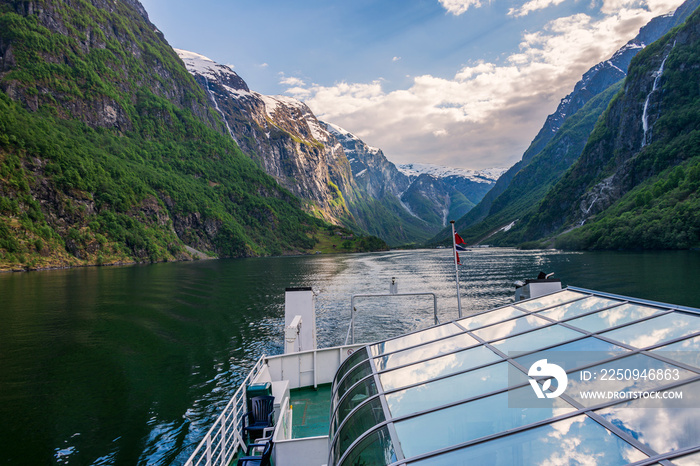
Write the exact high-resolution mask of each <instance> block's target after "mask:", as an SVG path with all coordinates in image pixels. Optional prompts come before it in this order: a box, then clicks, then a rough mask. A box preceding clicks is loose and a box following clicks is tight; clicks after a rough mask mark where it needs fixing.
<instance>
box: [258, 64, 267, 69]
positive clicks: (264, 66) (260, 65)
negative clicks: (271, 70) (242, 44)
mask: <svg viewBox="0 0 700 466" xmlns="http://www.w3.org/2000/svg"><path fill="white" fill-rule="evenodd" d="M258 66H259V67H260V68H267V67H268V66H270V65H268V64H267V63H260V64H259V65H258Z"/></svg>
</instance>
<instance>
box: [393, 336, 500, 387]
mask: <svg viewBox="0 0 700 466" xmlns="http://www.w3.org/2000/svg"><path fill="white" fill-rule="evenodd" d="M500 360H501V358H500V357H499V356H498V355H497V354H496V353H494V352H493V351H491V350H490V349H488V348H487V347H485V346H477V347H474V348H471V349H468V350H464V351H460V352H458V353H452V354H446V355H445V356H440V357H437V358H435V359H431V360H429V361H424V362H421V363H418V364H412V365H410V366H406V367H403V368H401V369H395V370H393V371H389V372H383V373H381V374H379V381H380V382H381V384H382V387H384V391H388V390H393V389H395V388H401V387H405V386H407V385H413V384H416V383H420V382H426V381H428V380H430V379H434V378H437V377H441V376H443V375H449V374H453V373H456V372H460V371H466V370H468V369H471V368H472V367H477V366H481V365H484V364H489V363H492V362H496V361H500Z"/></svg>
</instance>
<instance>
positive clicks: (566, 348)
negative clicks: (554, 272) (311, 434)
mask: <svg viewBox="0 0 700 466" xmlns="http://www.w3.org/2000/svg"><path fill="white" fill-rule="evenodd" d="M548 361H549V362H548ZM554 365H556V366H558V368H560V372H557V371H556V370H554V369H552V367H553V366H554ZM537 371H541V373H540V374H539V375H538V373H537ZM545 372H546V373H545ZM564 372H565V374H564ZM562 379H564V381H563V383H562ZM536 386H537V387H539V390H538V389H536ZM560 389H561V390H563V392H562V391H561V390H560ZM538 391H539V392H540V394H541V395H542V397H538V396H539V395H538V393H537V392H538ZM332 394H333V395H332V401H331V424H330V438H331V448H330V457H329V464H331V465H336V466H340V465H342V466H347V465H365V464H372V465H380V464H386V465H389V464H392V465H397V466H398V465H420V466H436V465H440V466H442V465H445V466H447V465H450V466H452V465H460V464H464V465H467V464H493V465H511V464H583V463H585V464H589V463H591V462H592V463H595V464H606V465H615V464H635V465H639V466H642V465H652V464H653V465H657V464H663V465H671V464H675V465H686V464H700V310H698V309H692V308H687V307H682V306H671V305H666V304H661V303H654V302H649V301H643V300H638V299H633V298H627V297H623V296H617V295H611V294H606V293H599V292H596V291H590V290H585V289H581V288H574V287H569V288H567V289H565V290H562V291H559V292H556V293H552V294H550V295H547V296H542V297H539V298H534V299H530V300H527V301H520V302H517V303H514V304H511V305H507V306H504V307H501V308H498V309H495V310H490V311H485V312H482V313H479V314H475V315H472V316H469V317H466V318H464V319H460V320H457V321H453V322H449V323H446V324H443V325H439V326H436V327H432V328H429V329H427V330H423V331H419V332H415V333H412V334H408V335H404V336H401V337H398V338H395V339H391V340H387V341H384V342H380V343H376V344H371V345H367V346H366V347H364V348H360V349H359V350H357V351H356V352H355V353H354V354H353V355H352V356H350V357H349V358H348V359H347V360H346V361H345V362H344V363H343V364H342V365H341V367H340V368H339V369H338V372H337V374H336V377H335V380H334V382H333V387H332Z"/></svg>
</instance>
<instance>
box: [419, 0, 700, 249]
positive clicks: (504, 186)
mask: <svg viewBox="0 0 700 466" xmlns="http://www.w3.org/2000/svg"><path fill="white" fill-rule="evenodd" d="M699 4H700V2H698V1H697V0H686V2H685V3H683V4H682V5H681V6H680V7H678V8H677V9H676V11H675V12H674V13H673V14H668V15H663V16H659V17H656V18H654V19H652V20H651V21H650V22H649V23H648V24H647V25H646V26H644V27H643V28H641V29H640V31H639V34H638V35H637V36H636V37H635V38H634V39H632V40H630V41H629V42H628V43H627V44H626V45H625V46H623V47H622V48H620V49H619V50H618V51H617V52H616V53H615V54H614V55H613V56H612V57H611V58H610V59H609V60H606V61H604V62H601V63H599V64H597V65H596V66H594V67H592V68H591V69H590V70H589V71H588V72H586V73H585V74H584V75H583V77H582V79H581V81H579V82H578V83H577V84H576V86H575V88H574V90H573V91H572V92H571V93H570V94H569V95H567V96H566V97H565V98H564V99H562V101H561V102H560V104H559V106H558V108H557V111H556V112H554V113H553V114H552V115H550V116H549V117H548V118H547V120H546V122H545V124H544V126H543V127H542V129H541V130H540V132H539V133H538V135H537V136H536V137H535V139H534V140H533V141H532V144H531V145H530V147H529V148H528V149H527V151H526V152H525V154H524V155H523V158H522V160H521V161H519V162H518V163H517V164H515V165H514V166H513V167H511V168H510V169H509V170H508V171H507V172H506V173H505V174H504V175H503V176H501V178H499V180H498V181H497V182H496V185H495V186H494V188H493V189H492V190H491V191H490V192H489V193H488V194H487V195H486V196H485V197H484V199H482V201H481V202H480V203H479V204H478V205H477V206H476V207H475V208H474V209H472V210H471V211H470V212H469V213H468V214H466V215H465V216H464V217H462V218H460V219H458V220H457V222H456V228H457V229H458V231H460V233H461V234H462V236H463V237H464V238H465V239H467V240H468V241H470V242H486V243H490V244H496V245H510V246H512V245H517V244H522V243H523V242H531V241H534V242H533V243H531V245H532V246H542V245H546V244H547V245H551V244H553V243H552V242H551V241H549V242H547V241H545V242H540V241H539V240H540V239H542V238H548V237H549V236H550V235H552V234H554V233H555V230H557V228H559V227H557V228H555V229H552V228H545V227H542V225H540V224H539V222H540V221H541V220H543V219H545V218H547V217H548V216H549V217H550V218H549V219H548V220H552V219H553V218H558V217H557V216H560V215H563V214H562V212H561V211H558V210H557V208H558V207H561V206H556V207H557V208H553V206H551V205H550V206H549V207H547V208H546V209H548V211H547V212H546V213H540V214H537V217H538V220H532V215H534V212H537V211H538V209H541V206H540V202H541V201H542V200H543V199H544V198H545V196H546V195H547V194H548V193H549V192H550V190H551V189H552V188H553V186H554V184H555V183H557V182H558V181H559V180H560V179H561V178H562V176H564V174H565V172H566V171H567V169H568V168H569V167H570V166H571V164H572V163H573V162H574V161H576V160H577V158H578V157H579V155H580V154H581V153H582V151H583V148H584V146H585V144H586V142H587V141H588V138H589V136H590V134H591V131H592V130H593V128H594V125H595V123H596V121H597V119H598V117H600V115H601V114H602V113H603V111H604V110H605V109H606V108H607V105H608V104H609V102H610V100H611V99H612V98H613V97H614V95H615V93H616V92H617V91H618V90H619V88H620V85H621V84H620V83H621V80H622V78H625V77H626V73H625V71H623V70H628V68H629V65H630V62H631V61H632V60H633V57H634V56H635V55H636V54H637V53H639V51H640V50H643V49H644V47H645V46H646V45H647V44H651V43H654V42H656V41H657V40H658V39H659V38H662V37H663V36H664V35H665V34H666V33H668V32H669V31H671V30H672V28H674V27H677V26H679V25H682V24H683V23H684V22H685V21H686V19H687V18H688V17H689V16H690V15H691V14H692V13H693V11H694V10H695V9H696V8H697V7H698V5H699ZM657 67H658V66H657ZM655 71H657V70H655ZM630 79H634V76H632V77H631V78H630ZM652 79H653V78H652ZM629 82H630V81H629V80H628V81H626V83H627V84H625V85H629ZM615 83H617V84H615ZM652 84H653V83H652ZM657 84H658V83H657ZM640 92H642V91H640ZM644 95H645V96H646V95H648V92H647V93H645V94H644ZM658 95H661V94H655V95H654V98H656V97H658ZM644 101H645V98H643V99H642V102H641V103H640V104H639V109H640V111H641V112H642V113H643V107H644ZM647 107H648V109H647V110H648V111H649V112H648V113H649V115H648V117H647V120H648V122H651V121H652V120H655V119H656V115H655V114H652V113H651V110H654V108H655V107H654V101H653V99H652V105H650V106H647ZM630 110H634V109H630ZM623 118H630V114H626V115H624V116H623ZM636 118H637V119H638V120H637V123H639V126H640V127H641V121H642V115H641V114H640V115H638V116H636ZM652 135H653V131H649V132H648V137H649V138H651V137H652ZM621 137H622V138H623V139H624V138H625V136H621ZM639 137H640V138H641V137H642V136H639ZM650 140H651V139H650ZM639 141H640V142H641V139H640V140H639ZM587 169H588V170H590V169H591V167H587ZM580 174H581V175H585V173H583V172H581V173H580ZM566 182H574V183H575V182H576V177H575V176H574V177H567V178H566V181H565V182H562V183H566ZM560 186H564V184H561V185H560ZM606 189H607V188H606ZM581 194H582V193H581V192H579V195H581ZM592 199H599V196H598V195H597V194H593V195H592ZM596 202H597V201H596ZM601 205H602V204H601V203H600V202H598V204H597V206H596V208H595V209H593V210H594V211H595V210H596V209H598V208H599V207H600V206H601ZM584 210H585V209H584ZM591 212H592V211H591ZM591 212H588V213H591ZM578 221H579V222H585V220H584V219H582V218H580V219H578ZM561 222H562V223H560V225H559V226H561V225H563V224H564V223H567V221H565V220H563V219H561ZM526 223H529V226H525V224H526ZM567 225H568V226H567V227H566V228H572V227H575V226H576V225H575V222H574V223H571V222H568V223H567ZM541 227H542V228H541ZM566 228H564V229H566ZM525 230H527V232H525ZM561 231H563V230H558V232H561ZM558 232H557V233H558ZM431 241H432V242H433V243H439V242H444V241H449V231H448V230H443V231H442V232H441V233H440V234H438V235H437V236H436V237H435V238H433V240H431ZM558 244H561V245H563V244H564V243H558ZM566 244H567V245H568V246H569V247H576V245H581V247H588V246H583V243H581V242H578V241H576V242H568V243H566ZM634 247H658V246H651V245H649V243H643V242H639V243H638V245H637V246H634Z"/></svg>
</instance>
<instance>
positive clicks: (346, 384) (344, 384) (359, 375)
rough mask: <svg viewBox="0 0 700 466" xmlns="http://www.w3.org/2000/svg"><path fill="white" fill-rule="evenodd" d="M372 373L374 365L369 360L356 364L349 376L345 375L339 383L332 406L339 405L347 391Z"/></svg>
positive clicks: (333, 407)
mask: <svg viewBox="0 0 700 466" xmlns="http://www.w3.org/2000/svg"><path fill="white" fill-rule="evenodd" d="M371 373H372V365H371V364H370V363H369V361H365V362H362V363H360V364H359V365H357V366H355V368H354V369H353V370H351V371H350V372H349V373H348V375H347V377H345V378H344V379H343V380H342V381H341V382H340V383H339V384H338V391H337V392H336V393H334V394H333V403H332V405H331V406H332V408H331V409H335V407H336V406H337V405H338V400H339V399H340V398H342V397H343V395H345V392H346V391H347V390H348V389H349V388H350V387H352V386H353V385H355V384H356V383H357V382H358V381H359V380H361V379H363V378H365V377H367V376H368V375H369V374H371Z"/></svg>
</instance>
